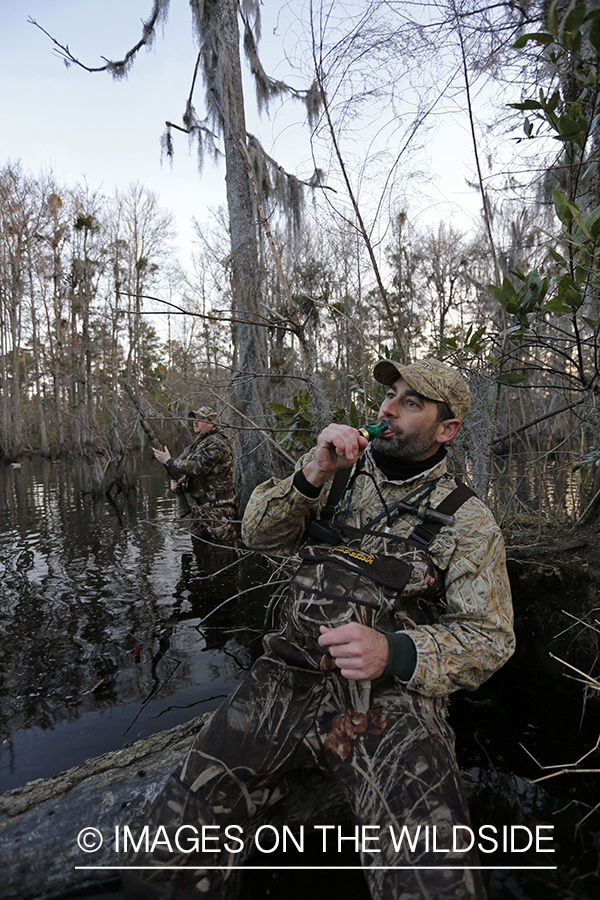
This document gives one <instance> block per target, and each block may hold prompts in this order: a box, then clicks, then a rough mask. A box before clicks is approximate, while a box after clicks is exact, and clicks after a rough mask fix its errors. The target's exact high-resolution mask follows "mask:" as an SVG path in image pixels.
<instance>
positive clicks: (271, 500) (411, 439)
mask: <svg viewBox="0 0 600 900" xmlns="http://www.w3.org/2000/svg"><path fill="white" fill-rule="evenodd" d="M375 376H376V377H377V378H378V379H379V380H380V381H382V382H383V383H385V384H388V385H389V390H388V395H387V397H386V400H385V401H384V402H383V404H382V406H381V409H380V416H379V417H380V419H384V420H385V421H386V422H387V423H388V431H386V432H385V433H384V434H383V435H382V436H380V437H378V438H376V439H375V441H373V443H372V444H370V445H369V446H368V447H367V441H366V440H365V439H364V438H363V437H361V436H360V435H359V434H358V432H357V431H356V430H355V429H352V428H350V427H349V426H340V425H330V426H328V428H326V429H325V430H324V431H323V432H322V433H321V434H320V435H319V438H318V441H317V446H316V448H315V450H314V451H311V453H310V454H308V455H307V456H306V457H304V458H303V459H301V460H300V461H299V463H298V464H297V467H296V471H295V473H294V474H293V475H291V476H290V477H288V478H286V479H284V480H282V481H277V480H276V479H271V480H270V481H269V482H267V483H265V484H263V485H261V486H260V487H258V488H257V489H256V491H255V492H254V494H253V495H252V497H251V499H250V502H249V504H248V507H247V509H246V513H245V516H244V521H243V537H244V540H245V541H246V543H247V544H248V545H249V546H251V547H253V548H255V549H258V550H262V551H264V552H267V553H270V554H273V553H280V554H284V555H293V554H298V563H299V565H298V569H297V572H296V575H295V576H294V577H293V579H292V583H291V586H290V590H289V593H288V595H287V598H286V603H285V608H284V610H283V616H282V619H283V621H282V628H281V631H280V632H279V634H276V635H267V637H266V638H265V653H264V655H263V656H262V657H261V659H260V660H259V661H258V662H257V663H256V665H255V666H254V668H253V670H252V672H251V673H250V675H249V676H248V677H247V678H246V680H245V681H244V682H243V683H242V684H241V685H240V686H239V687H238V689H237V690H236V691H235V692H234V693H233V694H232V695H231V697H230V698H228V700H227V701H226V702H225V703H224V704H223V706H222V707H221V708H220V709H219V710H218V711H217V712H216V713H215V714H214V716H213V718H212V719H211V721H210V722H209V723H208V725H207V726H205V728H203V729H202V731H201V732H200V734H199V735H198V737H197V738H196V741H195V742H194V744H193V745H192V747H191V749H190V751H189V753H188V754H187V755H186V757H185V758H184V760H183V761H182V763H181V765H180V767H179V769H178V770H177V772H175V774H174V775H173V776H172V777H171V778H170V779H169V781H168V782H167V784H166V785H165V788H164V789H163V791H162V792H161V794H160V795H159V797H158V798H157V800H156V801H155V804H154V806H153V807H152V809H151V811H150V814H149V817H148V820H147V821H148V823H149V824H150V827H151V828H154V829H156V828H158V827H159V826H163V827H164V829H165V832H164V833H165V834H168V835H171V836H173V835H175V834H176V832H177V829H178V828H181V826H182V824H184V823H185V824H188V823H189V824H192V823H193V824H194V825H195V826H196V827H199V826H201V825H203V824H205V825H217V826H221V829H222V830H221V832H220V833H222V832H223V831H224V829H225V828H226V827H227V826H231V825H237V826H239V827H240V828H242V829H243V836H244V852H243V853H233V852H231V850H232V848H231V846H230V844H228V842H227V840H223V841H222V842H221V844H220V845H219V847H220V849H219V850H218V851H215V852H214V853H204V854H200V853H195V852H179V851H178V852H177V853H175V854H173V853H169V852H164V851H162V852H161V851H156V852H155V853H154V854H149V855H146V854H144V853H143V852H140V853H138V854H137V856H135V857H134V858H132V859H131V860H130V864H131V865H132V866H150V867H152V868H150V869H147V870H144V871H138V870H136V869H133V868H132V869H131V871H129V872H128V873H127V875H126V876H125V879H124V886H125V890H126V894H127V896H128V897H131V898H140V900H141V898H142V897H143V898H144V900H151V898H169V900H201V898H208V897H216V896H219V897H226V896H227V892H228V884H229V883H230V878H231V871H232V870H231V867H233V866H236V865H239V864H240V863H242V862H243V860H244V858H245V853H246V851H247V850H249V849H251V838H252V835H253V832H254V830H255V829H256V827H257V826H258V824H260V823H261V822H262V821H264V818H265V811H266V810H268V807H269V805H271V804H272V803H274V802H276V801H277V800H278V799H279V798H280V797H281V796H282V795H283V794H284V793H286V791H288V790H290V788H291V787H292V786H294V785H295V784H298V781H299V780H300V779H301V776H302V770H303V769H306V768H311V767H314V768H317V769H320V770H321V771H324V772H329V773H330V775H331V776H332V777H333V778H334V779H335V781H336V782H337V783H338V784H339V786H340V787H341V789H342V791H343V792H344V793H345V796H346V798H347V800H348V804H349V806H350V809H351V811H352V814H353V816H354V820H355V822H356V823H357V824H359V825H365V826H374V827H377V826H379V827H380V828H381V834H382V835H383V834H384V833H385V834H389V829H390V827H392V828H394V829H395V830H396V833H399V832H400V830H401V828H402V826H404V825H405V826H407V828H408V829H409V832H410V833H412V834H413V836H414V834H415V833H416V832H417V829H418V828H419V827H421V828H422V829H424V828H425V827H429V828H435V829H436V833H437V838H436V842H437V847H438V848H440V847H442V848H449V847H452V842H451V835H452V829H453V826H461V825H462V826H468V825H469V815H468V809H467V804H466V800H465V797H464V792H463V788H462V784H461V779H460V775H459V771H458V766H457V763H456V758H455V753H454V735H453V733H452V730H451V728H450V726H449V725H448V723H447V721H446V705H447V697H448V695H449V694H450V693H451V692H453V691H455V690H457V689H458V688H466V689H468V690H474V689H475V688H476V687H477V686H478V685H479V684H480V683H481V682H482V681H483V680H485V679H486V678H488V677H489V676H490V675H491V674H492V673H493V672H494V671H495V670H496V669H497V668H498V667H499V666H501V665H502V664H503V663H504V662H505V661H506V659H508V657H509V656H510V655H511V653H512V652H513V649H514V635H513V631H512V608H511V600H510V589H509V584H508V578H507V574H506V565H505V558H504V548H503V543H502V538H501V535H500V531H499V529H498V527H497V525H496V524H495V522H494V520H493V518H492V515H491V513H490V512H489V510H488V509H487V508H486V507H485V506H484V504H483V503H481V502H480V501H479V500H478V499H477V498H476V497H475V496H474V495H472V492H470V491H468V489H466V493H465V491H464V490H463V492H462V493H460V490H461V489H460V488H457V484H456V481H455V479H454V478H453V477H451V476H450V475H449V473H448V472H447V469H446V462H445V459H444V457H445V451H446V446H445V445H446V444H447V442H448V441H449V440H451V438H452V437H453V436H454V435H455V434H456V431H457V430H458V427H459V424H460V421H461V419H462V418H463V417H464V416H465V415H466V413H467V412H468V408H469V393H468V387H467V385H466V382H465V381H464V380H463V379H462V378H461V377H460V376H459V375H458V374H457V372H456V370H454V369H451V368H450V367H448V366H445V365H444V364H442V363H440V362H439V361H437V360H423V361H421V362H420V363H413V364H412V365H411V366H407V367H402V366H399V365H397V364H395V363H391V362H389V361H385V362H384V363H380V364H379V365H378V366H377V367H376V369H375ZM430 397H431V399H430ZM339 469H345V470H346V472H347V474H348V476H349V478H348V480H347V483H346V485H345V488H344V491H343V494H342V496H341V500H340V501H339V502H338V503H337V507H336V509H337V512H336V515H335V518H334V521H333V524H332V527H333V528H334V529H335V530H333V531H331V529H330V531H331V534H328V533H327V528H325V530H323V529H322V528H321V530H320V531H318V537H317V538H316V539H315V538H313V539H312V540H309V541H308V543H306V536H307V533H308V529H309V527H310V528H311V529H312V531H313V532H314V533H317V532H316V531H315V529H314V527H313V525H311V524H310V523H311V522H314V521H315V520H318V519H319V516H320V515H321V513H322V510H323V508H324V507H326V505H327V499H328V493H329V490H330V489H331V490H332V491H333V490H334V489H333V488H331V476H332V475H333V474H334V473H335V472H336V471H337V470H339ZM343 481H344V482H346V477H345V476H343ZM462 487H463V488H464V486H462ZM458 494H460V500H457V501H456V503H458V506H457V507H456V508H454V507H453V508H454V514H453V520H448V521H447V523H446V524H443V525H439V524H438V525H437V526H434V525H431V524H428V523H429V522H430V519H431V518H432V516H434V515H435V510H436V507H438V506H439V504H440V502H442V501H443V504H444V503H445V504H448V502H449V500H452V498H453V497H455V496H457V495H458ZM402 500H403V501H405V502H406V504H407V505H408V506H409V511H408V512H406V508H405V507H402V508H400V507H399V506H398V501H402ZM455 506H456V504H455ZM442 508H443V507H442ZM432 511H433V512H432ZM261 815H262V818H261ZM378 848H379V849H380V851H381V852H380V853H375V852H367V851H365V852H364V853H363V854H362V860H363V864H364V866H365V876H366V878H367V882H368V884H369V888H370V892H371V895H372V897H373V898H374V900H425V898H427V900H429V898H431V900H450V898H460V900H472V898H475V900H481V898H484V896H485V893H484V889H483V885H482V883H481V878H480V876H479V873H478V871H477V870H476V868H474V867H475V866H476V864H477V862H478V860H477V857H476V854H475V852H474V851H473V852H468V853H467V852H463V851H462V850H461V847H460V846H458V847H456V848H453V849H452V851H451V852H450V851H448V852H443V853H440V852H436V849H435V848H434V847H432V845H431V843H430V842H423V841H420V842H416V843H415V844H414V845H410V846H409V845H408V844H407V843H406V842H404V843H403V844H402V845H401V846H398V847H396V846H395V845H394V842H393V841H389V840H388V841H387V842H385V841H383V840H382V841H381V842H380V843H379V844H378ZM329 862H330V861H329V860H325V862H324V864H325V865H327V864H328V863H329ZM171 866H177V867H180V868H179V870H177V869H172V868H167V867H171ZM183 866H185V867H186V868H185V869H183V868H181V867H183ZM209 866H210V867H215V866H221V867H223V868H221V869H216V870H215V869H214V868H208V867H209ZM469 866H470V867H471V868H469ZM190 867H191V868H190Z"/></svg>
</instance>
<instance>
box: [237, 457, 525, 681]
mask: <svg viewBox="0 0 600 900" xmlns="http://www.w3.org/2000/svg"><path fill="white" fill-rule="evenodd" d="M311 455H312V454H307V455H306V456H305V457H303V458H302V459H301V460H299V461H298V463H297V466H296V468H302V467H303V466H304V465H305V464H306V462H307V461H308V459H309V458H310V456H311ZM427 486H429V488H428V490H431V492H430V493H429V501H428V502H429V503H430V504H431V506H433V507H436V506H438V505H439V503H441V501H442V500H443V499H444V497H446V496H447V495H448V494H449V493H450V492H451V491H453V490H454V488H455V487H456V482H455V480H454V478H453V477H452V476H451V475H450V474H449V473H448V471H447V467H446V461H445V460H442V462H440V463H438V464H437V465H436V466H434V467H433V468H432V469H429V470H428V471H426V472H424V473H422V474H421V475H417V476H415V477H414V478H410V479H407V481H403V482H397V481H388V480H387V479H386V478H385V476H384V475H383V473H382V472H381V470H380V469H378V468H377V466H376V465H375V463H374V462H373V459H372V456H371V454H370V451H369V449H367V451H366V452H365V454H364V456H363V462H362V466H361V474H360V475H359V476H358V477H357V478H356V480H355V482H354V487H353V490H352V491H351V493H350V495H349V496H348V495H346V496H345V497H343V498H342V501H341V504H340V506H341V513H340V516H338V519H343V521H344V522H345V524H347V525H349V526H351V527H354V528H364V527H365V526H366V525H367V524H368V523H369V522H370V520H371V519H373V518H375V516H377V515H379V514H380V513H381V512H382V502H381V498H383V500H384V502H385V504H386V506H388V507H390V506H392V504H393V503H394V502H396V501H397V500H402V499H404V498H405V497H408V496H409V495H411V494H414V493H415V492H418V491H419V490H421V489H423V490H424V489H425V488H426V487H427ZM326 499H327V489H324V490H323V491H322V492H321V496H320V497H319V498H318V499H316V500H311V499H310V498H309V497H305V496H304V494H301V493H300V492H299V491H298V490H296V488H295V487H294V485H293V483H292V476H290V477H289V478H286V479H283V480H282V481H277V480H276V479H273V478H272V479H270V480H269V481H267V482H265V483H264V484H262V485H259V487H257V488H256V490H255V491H254V493H253V494H252V496H251V497H250V500H249V502H248V506H247V507H246V511H245V513H244V519H243V522H242V538H243V540H244V541H245V542H246V544H247V545H248V546H249V547H252V548H253V549H255V550H262V551H263V552H265V553H271V554H276V553H280V554H282V555H285V556H293V555H294V554H296V553H297V551H298V548H299V547H300V545H301V544H302V542H303V540H304V536H305V534H306V531H307V528H308V524H309V522H310V520H311V519H314V518H316V517H318V515H319V511H320V510H321V509H322V507H323V506H324V505H325V501H326ZM454 518H455V522H454V524H453V525H447V526H444V527H443V528H442V529H441V531H440V532H439V534H438V535H436V537H435V539H434V540H433V542H432V544H431V545H430V547H429V552H430V553H431V557H432V560H433V562H434V564H435V567H436V569H439V570H440V571H442V572H443V573H444V608H443V610H442V612H441V614H440V618H439V622H437V623H434V624H420V625H419V626H418V627H417V628H414V629H413V630H411V631H410V632H409V634H410V637H411V639H412V641H413V642H414V644H415V646H416V650H417V666H416V669H415V671H414V674H413V676H412V678H411V680H410V682H409V683H408V687H409V688H410V689H411V690H413V691H418V693H420V694H424V695H425V696H446V695H447V694H451V693H452V692H453V691H455V690H458V689H459V688H464V689H466V690H475V689H476V688H477V687H478V686H479V685H480V684H481V683H482V682H483V681H484V680H485V679H486V678H489V676H490V675H491V674H492V673H493V672H495V671H496V669H498V668H499V667H500V666H501V665H503V663H505V662H506V660H507V659H508V658H509V657H510V656H511V655H512V653H513V652H514V647H515V643H514V632H513V627H512V603H511V596H510V584H509V581H508V574H507V572H506V557H505V552H504V542H503V540H502V534H501V532H500V529H499V528H498V526H497V524H496V522H495V521H494V517H493V516H492V514H491V512H490V511H489V509H488V508H487V507H486V506H485V504H484V503H482V502H481V501H480V500H479V499H478V498H477V497H471V498H470V499H469V500H467V502H466V503H464V504H463V506H461V507H460V509H458V510H457V512H456V514H455V517H454ZM420 521H421V520H420V519H419V518H418V517H417V516H414V515H403V516H401V517H400V518H398V519H396V521H395V522H394V523H393V524H392V526H391V533H392V534H394V535H397V536H398V537H404V538H407V537H408V536H409V535H410V534H411V532H412V530H413V528H414V527H415V526H416V525H418V524H420ZM385 525H386V520H385V519H384V520H383V521H381V522H380V523H379V525H378V527H379V528H381V529H382V530H383V529H384V528H385Z"/></svg>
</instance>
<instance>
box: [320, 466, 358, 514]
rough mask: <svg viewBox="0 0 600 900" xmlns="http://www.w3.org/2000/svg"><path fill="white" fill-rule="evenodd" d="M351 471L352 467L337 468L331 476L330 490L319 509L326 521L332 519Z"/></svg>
mask: <svg viewBox="0 0 600 900" xmlns="http://www.w3.org/2000/svg"><path fill="white" fill-rule="evenodd" d="M351 472H352V469H338V470H337V472H336V473H335V475H334V476H333V483H332V485H331V490H330V491H329V496H328V497H327V503H326V504H325V506H324V507H323V509H322V510H321V518H322V519H325V521H326V522H330V521H331V519H333V514H334V512H335V509H336V506H337V505H338V503H339V502H340V500H341V499H342V494H343V493H344V489H345V487H346V485H347V484H348V479H349V478H350V474H351Z"/></svg>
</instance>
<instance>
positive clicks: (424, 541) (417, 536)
mask: <svg viewBox="0 0 600 900" xmlns="http://www.w3.org/2000/svg"><path fill="white" fill-rule="evenodd" d="M456 484H457V487H455V488H454V490H453V491H452V492H451V493H450V494H448V495H447V496H446V497H444V499H443V500H442V502H441V503H439V504H438V505H437V506H436V507H435V511H436V512H440V513H443V514H444V515H446V516H452V515H454V513H455V512H456V510H457V509H459V507H461V506H462V505H463V503H466V501H467V500H468V499H469V497H476V496H477V494H476V493H475V491H473V490H472V489H471V488H470V487H468V486H467V485H466V484H465V483H464V482H463V481H461V480H460V479H459V478H457V479H456ZM442 525H443V523H442V522H428V523H427V524H425V523H424V522H422V523H421V524H420V525H416V526H415V527H414V528H413V530H412V534H411V535H410V536H411V538H413V539H414V540H415V541H417V542H418V543H419V544H421V545H424V546H425V547H428V546H429V545H430V544H431V542H432V541H433V539H434V538H435V537H436V535H437V534H438V532H439V531H440V529H441V528H442Z"/></svg>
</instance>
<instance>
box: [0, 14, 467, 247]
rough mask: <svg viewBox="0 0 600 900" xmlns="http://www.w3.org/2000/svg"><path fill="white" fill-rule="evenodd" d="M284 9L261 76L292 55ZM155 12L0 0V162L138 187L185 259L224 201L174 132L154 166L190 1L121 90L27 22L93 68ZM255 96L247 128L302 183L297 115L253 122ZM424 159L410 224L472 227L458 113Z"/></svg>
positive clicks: (182, 82)
mask: <svg viewBox="0 0 600 900" xmlns="http://www.w3.org/2000/svg"><path fill="white" fill-rule="evenodd" d="M280 5H281V4H280V3H279V2H273V0H267V2H265V4H264V6H263V39H262V42H261V50H262V52H261V55H262V58H263V62H264V64H265V68H266V69H267V71H269V72H270V73H275V75H276V76H277V77H282V76H281V74H280V73H281V71H282V68H281V66H282V64H281V58H282V48H283V47H286V49H287V50H288V51H289V50H290V47H292V48H293V33H292V32H291V31H290V28H289V22H287V24H286V18H285V14H284V15H283V16H281V17H280V16H279V15H278V11H279V9H280ZM151 8H152V2H151V0H102V2H98V0H0V9H1V10H2V28H1V30H0V72H1V76H2V92H1V94H0V115H1V120H2V126H3V127H2V129H1V130H0V165H3V164H5V163H6V162H8V161H11V162H16V161H17V160H20V161H21V163H22V166H23V168H24V169H25V170H26V171H29V172H31V173H32V174H33V175H37V174H39V173H40V172H42V171H49V170H51V171H52V172H53V173H54V175H55V177H56V178H57V180H58V181H59V182H64V183H67V184H74V183H77V182H80V181H81V182H83V181H87V184H88V185H89V187H90V188H92V189H97V188H102V189H104V190H105V191H106V192H107V193H111V192H112V191H113V189H114V188H115V187H119V188H126V187H127V186H128V185H129V184H131V183H133V182H140V183H142V184H143V185H144V186H145V187H147V188H149V189H150V190H152V191H153V192H154V193H155V194H157V196H158V198H159V202H160V204H161V205H162V206H163V207H165V208H167V209H169V210H171V211H172V212H173V213H174V215H175V217H176V221H177V227H178V232H179V235H180V243H181V246H182V248H183V254H184V255H186V254H187V252H189V246H190V242H191V241H192V227H191V219H192V217H193V216H195V217H197V218H198V219H199V220H206V219H207V217H208V213H209V209H210V208H211V207H216V206H218V205H219V204H220V203H223V202H224V171H223V169H222V168H219V167H218V166H217V167H216V166H214V165H213V164H212V163H210V162H207V163H206V165H205V168H204V171H203V174H202V177H200V176H199V174H198V169H197V160H196V153H195V150H194V149H192V150H190V149H189V148H188V142H187V138H186V137H185V135H182V134H177V133H176V132H174V136H175V143H176V147H175V159H174V162H173V164H172V165H171V164H170V162H169V161H167V160H164V161H162V162H161V152H160V137H161V135H162V133H163V131H164V125H165V121H166V120H171V121H174V122H180V121H181V114H182V112H183V110H184V107H185V101H186V98H187V95H188V92H189V87H190V82H191V76H192V72H193V66H194V62H195V59H196V47H195V44H194V40H193V36H192V28H191V16H190V9H189V3H188V2H187V0H172V3H171V10H170V14H169V19H168V21H167V24H166V27H165V29H164V36H163V37H161V36H159V37H158V39H157V41H156V43H155V45H154V48H153V49H152V50H151V51H150V52H148V51H147V50H145V49H142V50H141V51H140V53H139V54H138V57H137V60H136V62H135V64H134V66H133V68H132V70H131V72H130V74H129V76H128V78H127V79H126V80H124V81H115V80H114V79H113V78H112V77H111V76H110V75H109V74H108V73H98V74H91V73H88V72H86V71H84V70H83V69H80V68H79V67H77V66H71V67H70V68H67V67H66V66H65V65H64V63H63V62H62V61H61V59H60V58H59V57H58V56H57V55H56V54H55V52H54V51H53V46H52V43H51V41H50V40H49V39H48V37H46V35H45V34H43V33H42V32H41V31H40V30H39V29H38V28H36V27H35V26H34V25H32V24H29V23H28V18H30V17H31V18H33V19H35V20H36V21H37V22H38V23H39V25H41V26H42V27H43V28H44V29H46V30H47V31H48V32H50V34H52V35H53V36H54V37H56V38H57V40H59V41H60V42H61V43H65V44H68V45H69V47H70V49H71V51H72V52H73V54H74V55H75V56H77V57H78V58H79V59H81V60H82V61H83V62H85V63H86V64H87V65H90V66H95V65H101V64H102V59H101V57H102V56H105V57H108V58H111V59H119V58H122V56H123V55H124V54H125V52H126V51H127V50H128V49H129V48H130V47H131V46H133V45H134V44H135V43H136V42H137V40H138V39H139V36H140V34H141V24H140V23H141V20H142V19H143V18H147V17H148V15H149V13H150V10H151ZM288 15H289V13H288ZM278 66H279V68H278ZM252 93H253V91H252V90H251V89H250V88H249V87H248V90H247V100H248V106H249V108H250V113H249V125H248V127H249V130H251V131H252V130H254V129H255V128H256V129H257V130H260V137H261V140H262V141H263V145H264V146H265V149H266V150H267V152H268V153H270V154H271V155H273V156H276V158H277V159H278V161H280V162H281V163H282V165H283V166H284V167H285V168H288V169H290V170H296V171H298V169H299V170H300V174H302V175H304V176H306V175H309V174H310V152H309V148H308V140H307V132H306V129H305V128H304V127H303V122H302V118H303V113H302V111H301V110H300V109H296V110H295V111H294V112H291V111H290V106H289V104H288V105H286V106H285V108H282V109H280V110H279V111H278V112H277V114H276V115H275V116H273V117H272V118H271V119H270V120H266V119H263V120H262V121H261V122H260V123H258V122H257V121H256V114H255V113H253V112H252ZM427 160H428V162H427V165H429V166H430V168H431V172H432V173H433V174H434V176H435V177H434V180H433V181H432V183H431V185H430V186H429V189H428V191H427V195H426V196H425V195H424V196H423V203H422V208H421V209H416V210H415V215H416V216H417V218H418V217H419V216H420V217H421V218H422V220H423V221H426V220H427V219H428V217H429V218H430V220H431V221H436V220H439V219H440V218H454V219H455V220H459V221H460V222H461V223H462V222H465V223H468V222H469V221H473V220H474V219H476V218H477V217H478V215H479V206H480V204H479V200H478V198H477V196H476V194H475V193H474V192H473V191H471V190H470V189H468V188H467V187H466V183H465V179H466V178H467V177H469V178H472V177H473V164H472V148H471V138H470V134H469V131H468V122H467V120H466V116H465V117H464V119H461V117H460V116H458V117H457V116H456V115H453V116H451V117H450V118H448V119H447V120H446V121H445V123H444V124H443V125H442V127H441V128H440V129H439V130H438V132H437V133H436V135H435V136H434V137H432V140H431V144H430V146H429V147H428V152H427Z"/></svg>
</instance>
